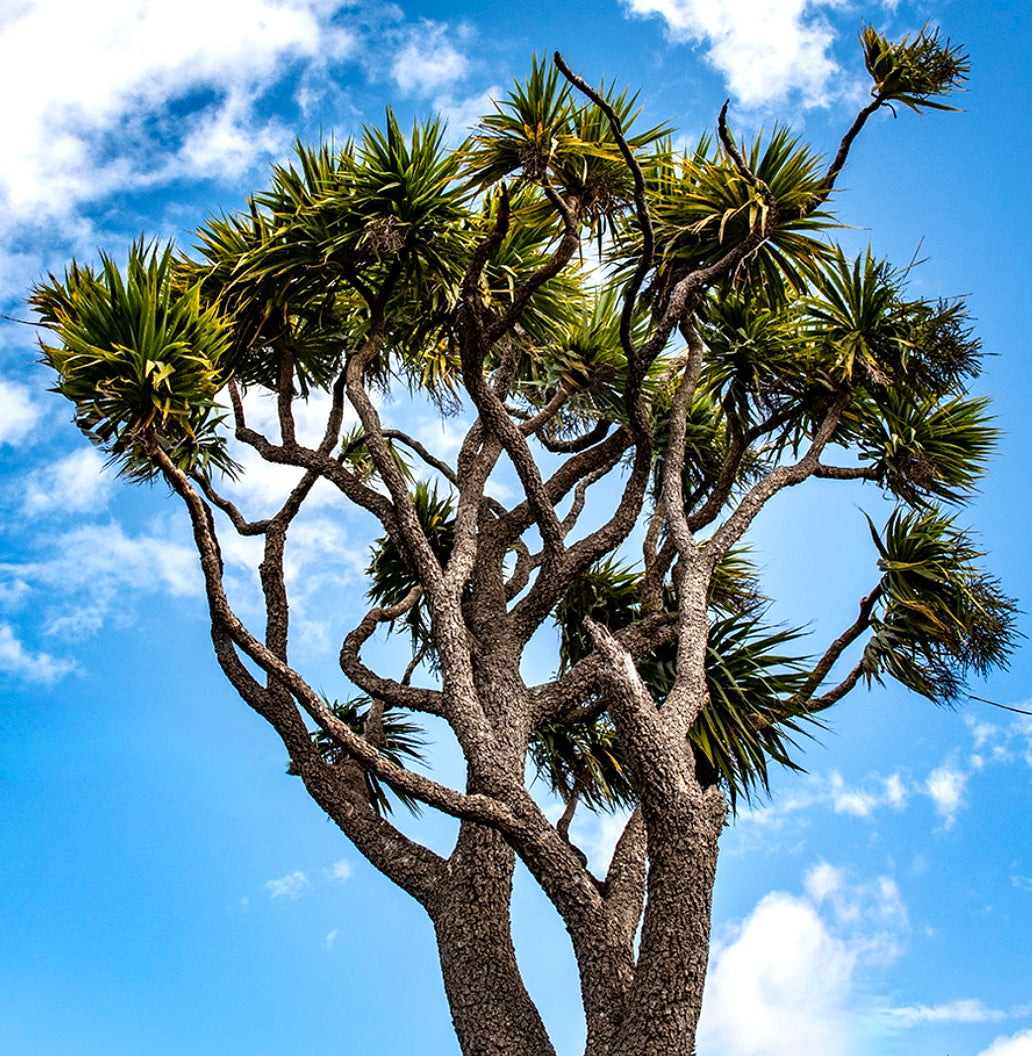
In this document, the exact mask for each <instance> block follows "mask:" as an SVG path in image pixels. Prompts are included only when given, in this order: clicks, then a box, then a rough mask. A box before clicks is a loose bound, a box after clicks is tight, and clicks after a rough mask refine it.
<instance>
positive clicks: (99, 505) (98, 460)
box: [25, 447, 112, 516]
mask: <svg viewBox="0 0 1032 1056" xmlns="http://www.w3.org/2000/svg"><path fill="white" fill-rule="evenodd" d="M111 483H112V474H110V473H107V472H105V469H104V458H103V456H102V455H101V454H100V452H99V451H97V449H96V448H94V447H81V448H79V449H78V450H76V451H73V452H71V454H68V455H65V456H64V457H63V458H59V459H57V461H55V462H53V463H52V464H51V465H49V466H47V467H46V468H45V469H42V470H39V471H37V472H36V473H34V474H33V475H32V476H31V477H30V478H29V481H28V485H27V487H26V494H25V512H26V513H27V514H29V516H35V515H37V514H43V513H98V512H100V511H101V510H102V509H103V508H104V507H105V506H106V505H107V502H108V498H109V497H110V494H111Z"/></svg>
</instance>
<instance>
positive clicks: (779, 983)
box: [699, 863, 907, 1056]
mask: <svg viewBox="0 0 1032 1056" xmlns="http://www.w3.org/2000/svg"><path fill="white" fill-rule="evenodd" d="M804 887H805V889H806V897H800V896H797V895H792V894H789V893H787V892H783V891H774V892H771V893H770V894H768V895H766V896H765V897H764V898H763V899H762V900H761V901H760V903H759V904H758V905H757V906H756V908H755V909H754V910H753V912H752V913H751V914H750V915H749V916H748V917H747V918H746V919H745V920H744V921H743V922H742V923H741V924H740V925H738V926H737V927H736V928H735V929H733V930H732V931H731V932H730V934H728V935H726V936H724V937H723V938H722V939H718V941H716V942H715V943H714V947H713V952H712V958H711V967H710V974H709V977H708V979H707V983H706V1000H705V1002H704V1003H703V1011H702V1018H701V1020H700V1023H699V1052H700V1053H702V1054H704V1056H706V1054H711V1053H719V1054H720V1056H795V1054H797V1053H799V1052H819V1053H821V1056H849V1054H852V1053H854V1052H859V1051H861V1050H862V1049H863V1044H862V1041H861V1039H862V1038H863V1037H864V1036H865V1034H869V1033H871V1032H873V1031H875V1030H877V1029H878V1028H877V1018H876V1016H875V1015H874V1011H873V1004H872V1002H870V1001H869V1000H866V999H865V998H864V994H863V991H864V972H865V971H866V970H868V969H874V968H877V967H878V966H881V965H884V964H886V963H888V962H889V961H891V960H892V959H894V958H895V957H897V956H899V953H900V936H901V935H902V934H904V933H905V931H906V929H907V920H906V910H905V908H904V906H903V903H902V901H901V900H900V897H899V892H898V890H897V889H896V886H895V884H894V883H893V881H892V880H891V879H889V878H887V877H881V878H878V879H877V880H875V881H873V882H871V883H867V884H860V885H855V884H851V883H849V881H848V878H847V875H846V873H845V871H844V870H842V869H839V868H836V867H835V866H831V865H828V864H827V863H820V864H818V865H816V866H814V867H813V868H811V869H810V870H809V871H808V872H807V874H806V877H805V880H804ZM744 1008H747V1009H748V1010H749V1014H748V1015H743V1014H742V1009H744Z"/></svg>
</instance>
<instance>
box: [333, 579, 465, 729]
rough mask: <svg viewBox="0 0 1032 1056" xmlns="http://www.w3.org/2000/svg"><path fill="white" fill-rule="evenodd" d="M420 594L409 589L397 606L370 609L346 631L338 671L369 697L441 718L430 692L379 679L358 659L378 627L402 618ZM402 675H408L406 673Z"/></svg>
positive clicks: (438, 701) (439, 702) (439, 701)
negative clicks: (355, 624) (352, 628)
mask: <svg viewBox="0 0 1032 1056" xmlns="http://www.w3.org/2000/svg"><path fill="white" fill-rule="evenodd" d="M422 593H423V588H422V587H421V586H415V587H413V588H412V589H411V590H410V591H409V592H408V594H407V595H406V596H405V597H404V598H403V599H402V600H401V601H400V602H398V604H397V605H391V606H388V607H378V608H374V609H370V610H369V612H367V613H366V614H365V616H364V617H363V618H362V621H361V623H359V625H358V626H357V627H356V628H355V629H354V630H353V631H350V632H349V633H348V634H347V635H346V636H345V638H344V642H343V644H342V645H341V647H340V669H341V671H343V672H344V674H345V675H347V677H348V678H350V679H351V681H352V682H354V683H355V685H356V686H358V688H359V689H361V690H362V691H363V692H365V693H368V694H369V696H371V697H375V698H379V699H381V700H385V701H388V702H389V703H391V704H395V705H397V706H398V707H401V708H407V709H408V710H409V711H420V712H423V713H424V714H427V715H438V716H443V715H444V698H443V696H442V694H441V693H440V692H438V691H437V690H433V689H419V688H414V687H413V686H410V685H408V684H407V681H406V679H404V678H403V679H402V681H401V682H395V681H394V680H393V679H388V678H383V677H382V676H381V675H378V674H376V672H375V671H373V670H371V669H370V668H368V667H366V665H365V664H364V663H362V661H361V659H360V658H359V655H358V654H359V651H360V650H361V648H362V646H363V645H364V644H365V643H366V642H367V641H368V640H369V638H371V637H372V635H373V633H374V632H375V631H376V628H377V627H378V626H379V625H380V624H381V623H388V622H390V621H391V620H396V619H397V618H398V617H399V616H403V615H404V614H405V613H406V612H408V611H409V610H410V609H411V608H412V606H413V605H415V603H416V602H417V601H418V600H419V598H420V596H421V595H422ZM406 675H410V673H409V672H406Z"/></svg>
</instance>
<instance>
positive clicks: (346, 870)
mask: <svg viewBox="0 0 1032 1056" xmlns="http://www.w3.org/2000/svg"><path fill="white" fill-rule="evenodd" d="M330 876H331V877H333V879H334V880H339V881H340V882H341V883H342V884H343V883H344V881H345V880H348V879H350V877H351V863H350V862H349V861H348V860H347V858H341V860H340V861H339V862H334V863H333V865H332V867H331V868H330ZM334 934H336V932H334Z"/></svg>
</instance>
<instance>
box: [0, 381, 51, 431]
mask: <svg viewBox="0 0 1032 1056" xmlns="http://www.w3.org/2000/svg"><path fill="white" fill-rule="evenodd" d="M41 413H42V412H41V409H40V407H39V404H37V403H36V401H35V399H34V398H33V396H32V392H31V390H30V389H29V387H28V386H27V385H22V384H21V383H20V382H17V381H6V380H4V379H3V378H0V444H10V445H11V446H12V447H13V446H14V445H15V444H19V443H21V442H22V441H23V440H25V439H27V437H28V436H29V434H30V433H31V432H32V429H33V427H34V426H35V424H36V422H37V421H38V420H39V417H40V414H41Z"/></svg>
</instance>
